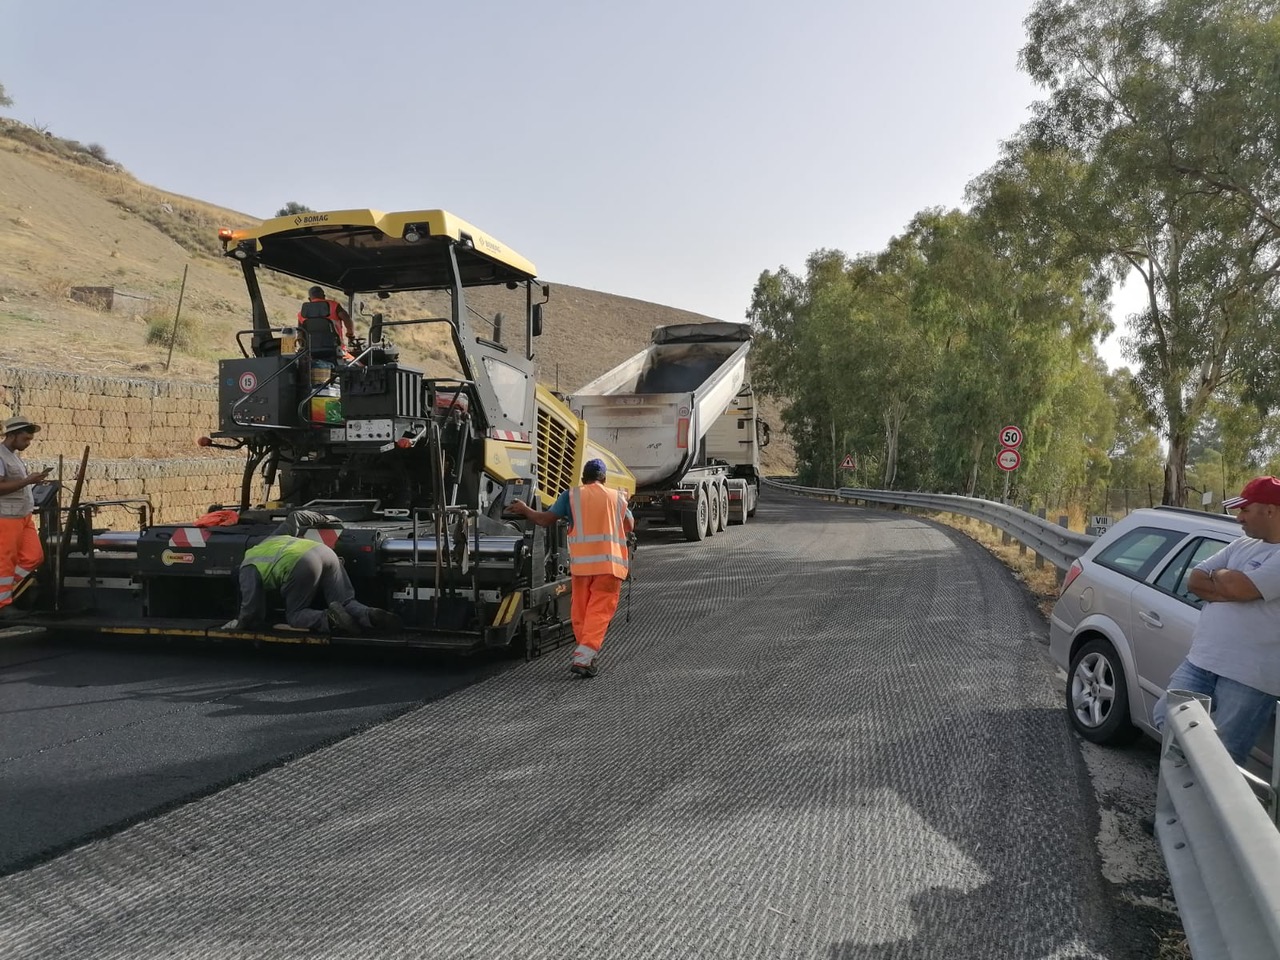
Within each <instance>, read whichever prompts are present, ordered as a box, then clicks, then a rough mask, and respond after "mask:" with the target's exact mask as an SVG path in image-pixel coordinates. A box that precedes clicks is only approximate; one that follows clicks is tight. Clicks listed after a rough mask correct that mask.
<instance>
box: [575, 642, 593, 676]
mask: <svg viewBox="0 0 1280 960" xmlns="http://www.w3.org/2000/svg"><path fill="white" fill-rule="evenodd" d="M599 658H600V651H598V650H592V649H591V648H590V647H588V646H586V645H585V644H581V643H580V644H578V645H577V646H576V647H575V648H574V650H573V663H571V664H570V665H569V672H570V673H572V674H574V675H575V676H579V677H584V678H585V677H594V676H595V675H596V674H597V673H598V672H599V670H600V668H599V666H597V661H598V660H599Z"/></svg>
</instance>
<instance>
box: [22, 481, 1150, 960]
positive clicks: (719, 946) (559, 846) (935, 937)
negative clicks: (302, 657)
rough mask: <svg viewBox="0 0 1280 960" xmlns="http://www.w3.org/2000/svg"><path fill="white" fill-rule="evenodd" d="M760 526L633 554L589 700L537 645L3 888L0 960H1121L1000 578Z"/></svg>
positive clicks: (816, 521)
mask: <svg viewBox="0 0 1280 960" xmlns="http://www.w3.org/2000/svg"><path fill="white" fill-rule="evenodd" d="M758 520H759V521H761V522H754V521H753V522H752V523H751V524H749V525H748V526H747V527H745V528H733V529H731V530H730V531H729V532H728V533H727V534H721V535H717V536H716V537H715V538H713V539H712V540H710V541H708V542H705V543H703V544H700V545H692V544H685V543H679V542H676V541H674V540H670V539H659V540H658V541H657V542H651V543H649V544H648V545H646V546H644V547H642V549H641V552H640V555H639V557H638V562H637V583H636V603H635V607H634V619H633V621H632V622H631V623H630V624H627V623H625V622H623V621H622V614H621V613H620V615H619V620H618V622H617V624H616V627H615V629H614V630H613V631H612V632H611V635H610V639H609V642H608V645H607V647H606V657H607V658H606V659H605V660H604V661H603V662H604V668H603V670H602V672H601V675H600V676H599V677H597V678H596V679H594V680H587V681H584V680H577V679H574V678H572V677H570V676H569V675H568V673H567V671H566V669H565V666H566V656H567V654H566V653H565V652H564V651H560V652H558V653H557V654H553V655H551V656H549V657H547V658H544V659H543V660H541V661H538V662H535V663H533V664H531V665H528V666H524V667H519V668H517V669H514V670H509V671H506V672H504V673H501V674H500V675H497V676H494V677H492V678H490V679H488V680H486V681H484V682H482V683H478V684H475V685H472V686H469V687H466V688H465V689H461V690H459V691H457V692H455V693H453V694H451V695H449V696H448V697H445V698H443V699H440V700H437V701H434V702H432V703H429V704H426V705H425V706H422V707H420V708H417V709H414V710H412V711H410V712H408V713H405V714H403V715H401V716H399V717H397V718H395V719H393V720H391V721H389V722H387V723H385V724H382V725H379V726H377V727H374V728H372V729H369V730H367V731H365V732H363V733H360V734H358V735H355V736H352V737H350V738H348V739H345V740H342V741H340V742H338V743H336V744H334V745H332V746H329V747H326V748H324V749H321V750H317V751H315V752H312V753H310V754H308V755H306V756H304V757H301V758H300V759H298V760H296V761H294V762H291V763H288V764H285V765H283V766H280V767H278V768H276V769H273V770H270V771H268V772H266V773H263V774H262V775H260V776H258V777H256V778H253V779H250V780H246V781H244V782H242V783H239V784H236V785H234V786H232V787H229V788H228V789H226V790H223V791H221V792H220V793H217V794H215V795H213V796H209V797H207V798H205V799H202V800H199V801H196V802H193V803H190V804H187V805H185V806H182V807H180V808H178V809H175V810H173V811H171V812H169V813H167V814H164V815H162V816H160V817H157V818H155V819H152V820H149V821H147V822H145V823H140V824H137V825H135V826H133V827H130V828H129V829H127V830H124V831H123V832H121V833H118V834H116V835H114V836H111V837H108V838H105V839H102V840H98V841H95V842H93V843H91V844H89V845H87V846H84V847H82V848H79V849H77V850H74V851H71V852H70V853H67V854H66V855H64V856H62V857H59V858H58V859H56V860H53V861H51V862H49V863H46V864H43V865H41V866H37V867H35V868H33V869H31V870H28V871H25V872H23V873H19V874H15V875H12V876H9V877H7V878H4V879H2V880H0V943H3V944H4V945H5V951H4V952H5V955H6V956H7V957H10V958H45V957H48V958H54V957H57V958H61V957H66V956H75V957H86V958H134V957H160V956H163V957H173V958H178V957H190V958H209V957H263V958H280V957H307V958H312V957H314V958H335V960H336V958H342V960H349V958H363V957H369V958H384V957H405V958H419V957H432V958H437V957H450V958H452V957H459V958H461V957H475V958H485V960H489V958H499V957H511V958H520V960H529V958H568V957H583V958H588V957H590V958H597V957H609V958H630V957H653V958H670V957H690V958H722V957H723V958H729V957H733V958H739V957H741V958H756V957H785V958H792V957H796V958H800V957H818V958H833V960H835V958H889V957H894V958H899V957H900V958H928V957H938V958H992V960H997V958H998V960H1010V958H1017V960H1024V958H1025V960H1033V958H1055V960H1069V958H1099V957H1102V958H1108V960H1113V958H1129V957H1139V956H1148V955H1150V951H1149V948H1150V946H1151V944H1152V941H1151V939H1150V937H1149V935H1147V931H1145V930H1143V931H1142V934H1143V936H1142V937H1141V938H1140V937H1139V934H1138V932H1137V930H1136V929H1135V928H1136V927H1137V926H1140V925H1139V924H1136V923H1135V922H1134V921H1133V920H1132V919H1131V918H1128V917H1124V918H1120V917H1117V915H1116V913H1117V911H1116V908H1115V899H1114V896H1113V892H1112V891H1111V890H1109V889H1108V888H1107V886H1106V884H1104V883H1103V881H1102V880H1101V879H1100V874H1099V864H1098V858H1097V854H1096V851H1095V848H1094V845H1093V838H1094V835H1095V834H1096V832H1097V810H1096V805H1095V802H1094V799H1093V796H1092V791H1091V789H1090V787H1089V784H1088V782H1087V779H1086V777H1085V775H1084V772H1083V765H1082V763H1081V760H1080V751H1079V747H1078V744H1077V743H1076V741H1075V740H1074V739H1073V737H1072V735H1071V734H1070V733H1069V731H1068V728H1067V725H1066V722H1065V719H1064V717H1063V714H1062V710H1061V706H1060V693H1059V690H1058V687H1057V684H1056V682H1055V680H1054V677H1053V672H1052V670H1051V669H1050V667H1049V666H1048V663H1047V659H1046V657H1045V654H1044V650H1043V647H1042V645H1041V643H1040V638H1041V637H1042V636H1043V633H1044V630H1045V626H1044V622H1043V620H1042V618H1040V617H1039V615H1038V614H1037V613H1036V611H1035V610H1034V608H1033V606H1032V605H1031V603H1030V601H1029V600H1028V599H1027V597H1026V596H1025V594H1024V593H1023V592H1022V591H1021V589H1020V588H1019V587H1018V585H1017V584H1016V583H1015V581H1013V579H1012V578H1011V577H1010V576H1009V575H1008V574H1007V572H1006V571H1004V569H1003V568H1002V567H1000V565H999V564H998V562H996V561H995V560H994V559H992V558H991V557H990V556H989V555H988V554H987V553H985V551H983V550H982V549H981V548H980V547H978V546H977V545H976V544H973V543H972V542H971V541H969V540H967V539H966V538H964V537H963V536H961V535H959V534H957V533H955V532H954V531H951V530H948V529H945V528H941V527H938V526H935V525H931V524H928V523H925V522H922V521H919V520H915V519H912V518H909V517H905V516H901V515H897V514H892V513H878V512H869V511H860V510H854V509H851V508H848V507H845V506H840V505H831V504H825V503H820V502H811V501H801V500H792V499H788V498H785V497H782V496H780V495H777V494H774V495H772V497H771V499H770V500H768V501H766V503H765V504H764V505H762V507H761V510H760V516H759V518H758ZM624 609H625V601H624Z"/></svg>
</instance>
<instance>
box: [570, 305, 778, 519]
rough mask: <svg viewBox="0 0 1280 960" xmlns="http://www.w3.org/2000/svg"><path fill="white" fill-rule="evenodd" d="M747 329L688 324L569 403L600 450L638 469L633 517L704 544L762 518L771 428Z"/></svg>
mask: <svg viewBox="0 0 1280 960" xmlns="http://www.w3.org/2000/svg"><path fill="white" fill-rule="evenodd" d="M750 349H751V329H750V327H749V326H747V325H746V324H740V323H723V322H718V321H712V322H708V323H680V324H670V325H667V326H661V327H657V328H655V329H654V331H653V334H652V336H651V338H650V343H649V346H648V347H646V348H645V349H644V350H642V351H641V352H640V353H637V354H636V355H635V356H633V357H631V358H630V359H628V360H626V361H624V362H623V363H621V364H619V365H618V366H616V367H614V368H613V369H612V370H610V371H609V372H607V373H605V374H603V375H602V376H600V377H597V378H596V379H595V380H592V381H591V382H590V383H588V384H586V385H585V386H583V387H582V388H581V389H580V390H578V391H576V392H575V393H573V394H572V395H571V396H570V397H569V407H570V409H571V410H572V411H573V413H574V414H575V415H576V416H578V417H579V418H581V419H583V420H586V421H587V422H588V423H590V424H591V435H592V438H593V440H595V441H597V442H599V443H602V444H604V445H605V446H606V447H608V448H609V449H610V450H612V451H614V452H615V453H616V454H617V455H618V456H619V457H621V458H622V460H623V461H624V462H625V463H626V464H627V466H628V467H629V468H630V469H631V471H632V473H633V474H634V477H635V483H636V493H635V496H634V497H633V499H632V512H633V513H634V514H635V516H636V519H637V521H641V522H644V523H645V524H646V525H648V526H659V525H678V526H680V527H681V528H682V530H683V531H684V535H685V537H686V539H688V540H701V539H703V538H704V537H708V536H711V535H713V534H714V533H716V532H717V531H721V530H724V529H725V528H726V526H728V525H729V524H731V523H745V522H746V520H747V518H748V517H750V516H754V514H755V510H756V504H757V502H758V500H759V496H760V469H759V450H760V447H761V446H763V445H764V443H766V442H767V428H765V427H764V426H763V424H762V421H760V420H759V418H758V416H757V413H756V406H755V397H754V394H753V392H752V390H751V385H750V383H749V382H748V378H747V355H748V353H749V351H750Z"/></svg>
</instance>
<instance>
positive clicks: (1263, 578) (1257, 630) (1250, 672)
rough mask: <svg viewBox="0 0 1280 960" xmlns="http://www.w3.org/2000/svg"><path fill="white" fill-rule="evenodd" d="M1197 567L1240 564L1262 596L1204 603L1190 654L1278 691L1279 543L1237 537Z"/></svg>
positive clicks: (1225, 673)
mask: <svg viewBox="0 0 1280 960" xmlns="http://www.w3.org/2000/svg"><path fill="white" fill-rule="evenodd" d="M1196 569H1197V570H1203V571H1204V572H1205V573H1210V572H1212V571H1214V570H1239V571H1240V572H1241V573H1243V574H1244V575H1245V576H1246V577H1248V578H1249V579H1250V580H1251V581H1253V585H1254V586H1255V587H1257V588H1258V592H1259V593H1260V594H1262V599H1261V600H1245V601H1239V600H1223V601H1220V602H1218V603H1213V602H1210V603H1206V604H1205V605H1204V608H1203V609H1202V610H1201V611H1200V622H1199V624H1198V625H1197V626H1196V631H1195V635H1194V636H1193V637H1192V640H1191V652H1190V653H1188V654H1187V659H1188V660H1190V661H1191V662H1192V663H1193V664H1195V665H1196V666H1197V667H1199V668H1200V669H1201V670H1210V671H1212V672H1213V673H1216V674H1218V676H1220V677H1227V678H1229V679H1231V680H1235V681H1237V682H1239V683H1244V684H1248V685H1249V686H1251V687H1254V688H1255V689H1258V690H1262V691H1263V692H1265V693H1270V694H1273V695H1274V696H1277V697H1280V543H1267V542H1266V541H1265V540H1255V539H1254V538H1253V537H1239V538H1238V539H1236V540H1233V541H1231V543H1229V544H1227V545H1226V546H1225V547H1223V548H1222V549H1221V550H1219V551H1218V552H1217V553H1215V554H1214V555H1213V556H1212V557H1210V558H1209V559H1208V560H1205V561H1204V562H1203V563H1200V564H1197V565H1196Z"/></svg>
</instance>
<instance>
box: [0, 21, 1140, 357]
mask: <svg viewBox="0 0 1280 960" xmlns="http://www.w3.org/2000/svg"><path fill="white" fill-rule="evenodd" d="M1030 8H1031V0H971V2H969V3H965V4H956V3H953V2H950V0H900V2H898V3H886V2H884V0H874V2H872V0H792V2H790V3H786V4H783V3H779V2H777V0H773V2H768V3H764V2H756V0H734V2H729V0H685V2H666V0H650V2H645V3H629V4H610V3H600V2H598V0H597V2H557V0H551V2H544V3H540V4H539V3H515V2H508V0H490V2H488V3H472V4H464V3H444V2H437V0H367V2H364V3H353V2H350V0H348V2H333V0H310V2H301V0H271V2H260V3H253V4H218V3H187V2H174V0H117V2H113V3H91V2H87V0H84V2H71V0H44V2H43V3H35V2H34V0H0V36H2V37H3V46H4V56H3V58H2V59H0V83H3V84H4V86H5V88H6V91H7V92H8V94H9V96H10V97H12V99H13V100H14V105H13V107H11V108H9V109H8V110H7V111H6V113H7V115H9V116H12V117H14V118H16V119H19V120H24V121H26V122H29V123H30V122H38V123H40V124H41V125H48V127H49V129H50V130H51V131H52V132H53V133H55V134H58V135H59V136H64V137H69V138H71V139H75V140H80V141H81V142H83V143H99V144H101V145H102V146H103V147H105V148H106V150H107V153H108V154H109V155H110V156H111V157H112V158H113V159H115V160H118V161H119V162H121V163H122V164H123V165H124V166H125V167H126V168H127V169H128V170H130V171H131V172H132V173H133V174H134V175H135V176H137V177H138V178H139V179H141V180H143V181H145V182H147V183H150V184H153V185H155V186H158V187H161V188H164V189H167V190H171V191H174V192H176V193H181V194H186V195H188V196H192V197H197V198H199V199H201V200H205V201H208V202H210V203H215V204H218V205H221V206H226V207H230V208H232V209H235V210H240V211H243V212H245V213H249V214H252V215H254V216H257V217H267V216H271V215H273V214H274V213H275V212H276V210H277V209H278V208H279V207H281V206H283V205H284V204H285V203H286V202H288V201H291V200H292V201H297V202H299V203H303V204H306V205H307V206H309V207H312V208H314V209H318V210H324V209H340V208H346V207H374V208H377V209H383V210H410V209H430V208H436V207H442V208H444V209H447V210H449V211H451V212H453V213H455V214H457V215H459V216H461V217H463V218H464V219H467V220H470V221H471V222H473V223H475V224H476V225H477V226H478V227H480V228H481V229H483V230H485V231H486V232H489V233H491V234H493V235H494V236H495V237H498V238H499V239H501V240H502V241H503V242H505V243H507V244H509V245H510V246H512V247H513V248H515V249H516V250H518V251H519V252H520V253H522V254H523V255H524V256H526V257H528V258H529V259H531V260H532V261H533V262H534V263H535V264H536V265H537V266H538V270H539V273H540V275H541V276H542V277H543V278H544V279H545V280H547V281H550V282H552V283H555V282H561V283H567V284H573V285H575V286H581V287H588V288H591V289H595V290H603V291H606V292H609V293H615V294H622V295H626V296H632V297H637V298H640V299H643V300H650V301H654V302H658V303H663V304H667V305H670V306H676V307H682V308H685V309H689V310H695V311H697V312H699V313H704V314H708V315H710V316H713V317H718V318H721V319H726V320H741V319H743V318H744V314H745V311H746V308H747V305H748V303H749V302H750V299H751V290H752V287H753V285H754V283H755V280H756V278H757V276H759V274H760V272H761V271H762V270H766V269H768V270H773V269H777V268H778V267H779V266H787V267H789V268H791V269H792V270H795V271H802V270H803V267H804V260H805V257H806V256H807V255H808V254H809V253H810V252H812V251H813V250H815V249H818V248H820V247H830V248H838V249H841V250H844V251H845V252H847V253H850V254H858V253H863V252H869V251H876V250H879V249H881V248H882V247H883V246H884V245H885V244H886V243H887V242H888V240H889V238H890V237H891V236H893V235H894V234H895V233H898V232H900V231H901V230H902V229H903V228H904V227H905V226H906V224H907V222H908V221H909V220H910V219H911V217H912V216H913V215H915V214H916V213H917V212H919V211H920V210H923V209H925V208H928V207H933V206H956V205H959V204H960V203H961V202H962V200H963V192H964V187H965V184H966V183H967V182H968V181H969V180H971V179H972V178H973V177H974V176H976V175H977V174H979V173H981V172H982V171H983V170H985V169H986V168H987V167H989V166H990V165H991V164H992V163H994V162H995V160H996V159H997V156H998V153H999V147H1000V142H1001V140H1002V139H1004V138H1006V137H1008V136H1010V135H1011V134H1012V133H1013V132H1014V131H1015V130H1016V129H1017V127H1018V126H1019V124H1020V123H1021V122H1022V121H1023V120H1024V119H1026V116H1027V107H1028V105H1029V104H1030V103H1031V102H1032V101H1033V100H1034V99H1035V98H1036V96H1037V92H1036V90H1035V89H1034V88H1033V87H1032V86H1031V84H1030V82H1029V81H1028V79H1027V78H1026V77H1025V76H1024V75H1022V74H1021V73H1020V72H1019V71H1018V69H1017V55H1018V51H1019V49H1020V48H1021V46H1022V45H1023V42H1024V30H1023V26H1022V21H1023V19H1024V18H1025V17H1026V15H1027V13H1028V11H1029V10H1030ZM1114 339H1115V338H1114V337H1113V338H1112V342H1111V343H1109V344H1107V345H1105V346H1104V347H1103V352H1104V355H1105V356H1108V359H1109V360H1110V362H1112V364H1113V365H1114V364H1115V362H1116V360H1115V357H1113V356H1111V354H1112V353H1114V350H1113V348H1114Z"/></svg>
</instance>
